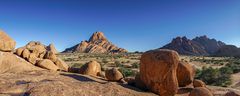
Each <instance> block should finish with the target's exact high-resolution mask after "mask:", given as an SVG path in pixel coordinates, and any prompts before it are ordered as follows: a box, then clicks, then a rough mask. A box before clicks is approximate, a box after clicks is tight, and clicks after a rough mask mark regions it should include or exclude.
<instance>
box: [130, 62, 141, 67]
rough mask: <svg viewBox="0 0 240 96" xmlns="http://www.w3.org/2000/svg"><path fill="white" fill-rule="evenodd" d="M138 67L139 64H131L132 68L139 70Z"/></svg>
mask: <svg viewBox="0 0 240 96" xmlns="http://www.w3.org/2000/svg"><path fill="white" fill-rule="evenodd" d="M139 66H140V64H138V63H133V64H132V68H139Z"/></svg>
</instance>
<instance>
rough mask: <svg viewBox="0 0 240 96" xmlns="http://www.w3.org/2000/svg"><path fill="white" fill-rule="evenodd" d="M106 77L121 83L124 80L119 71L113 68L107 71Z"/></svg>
mask: <svg viewBox="0 0 240 96" xmlns="http://www.w3.org/2000/svg"><path fill="white" fill-rule="evenodd" d="M105 76H106V78H107V79H108V80H110V81H119V80H121V79H123V75H122V73H121V72H120V71H118V69H116V68H112V69H110V70H106V71H105Z"/></svg>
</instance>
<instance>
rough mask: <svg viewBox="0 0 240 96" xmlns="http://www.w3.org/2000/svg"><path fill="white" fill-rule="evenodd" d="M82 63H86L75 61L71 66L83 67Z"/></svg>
mask: <svg viewBox="0 0 240 96" xmlns="http://www.w3.org/2000/svg"><path fill="white" fill-rule="evenodd" d="M82 65H84V64H81V63H73V64H72V66H71V67H73V68H81V67H82Z"/></svg>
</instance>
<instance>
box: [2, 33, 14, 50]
mask: <svg viewBox="0 0 240 96" xmlns="http://www.w3.org/2000/svg"><path fill="white" fill-rule="evenodd" d="M15 46H16V42H15V41H14V40H13V39H12V38H11V37H9V36H8V35H7V34H6V33H5V32H3V31H2V30H0V51H4V52H11V51H13V50H14V48H15Z"/></svg>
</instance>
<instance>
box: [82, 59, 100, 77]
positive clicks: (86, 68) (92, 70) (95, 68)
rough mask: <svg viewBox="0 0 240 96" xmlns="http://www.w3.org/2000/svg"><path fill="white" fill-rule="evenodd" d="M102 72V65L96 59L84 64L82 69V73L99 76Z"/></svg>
mask: <svg viewBox="0 0 240 96" xmlns="http://www.w3.org/2000/svg"><path fill="white" fill-rule="evenodd" d="M100 72H101V65H100V64H99V63H98V62H96V61H90V62H88V63H87V64H84V65H83V66H82V67H81V68H80V70H79V73H80V74H85V75H91V76H98V75H99V74H100Z"/></svg>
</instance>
